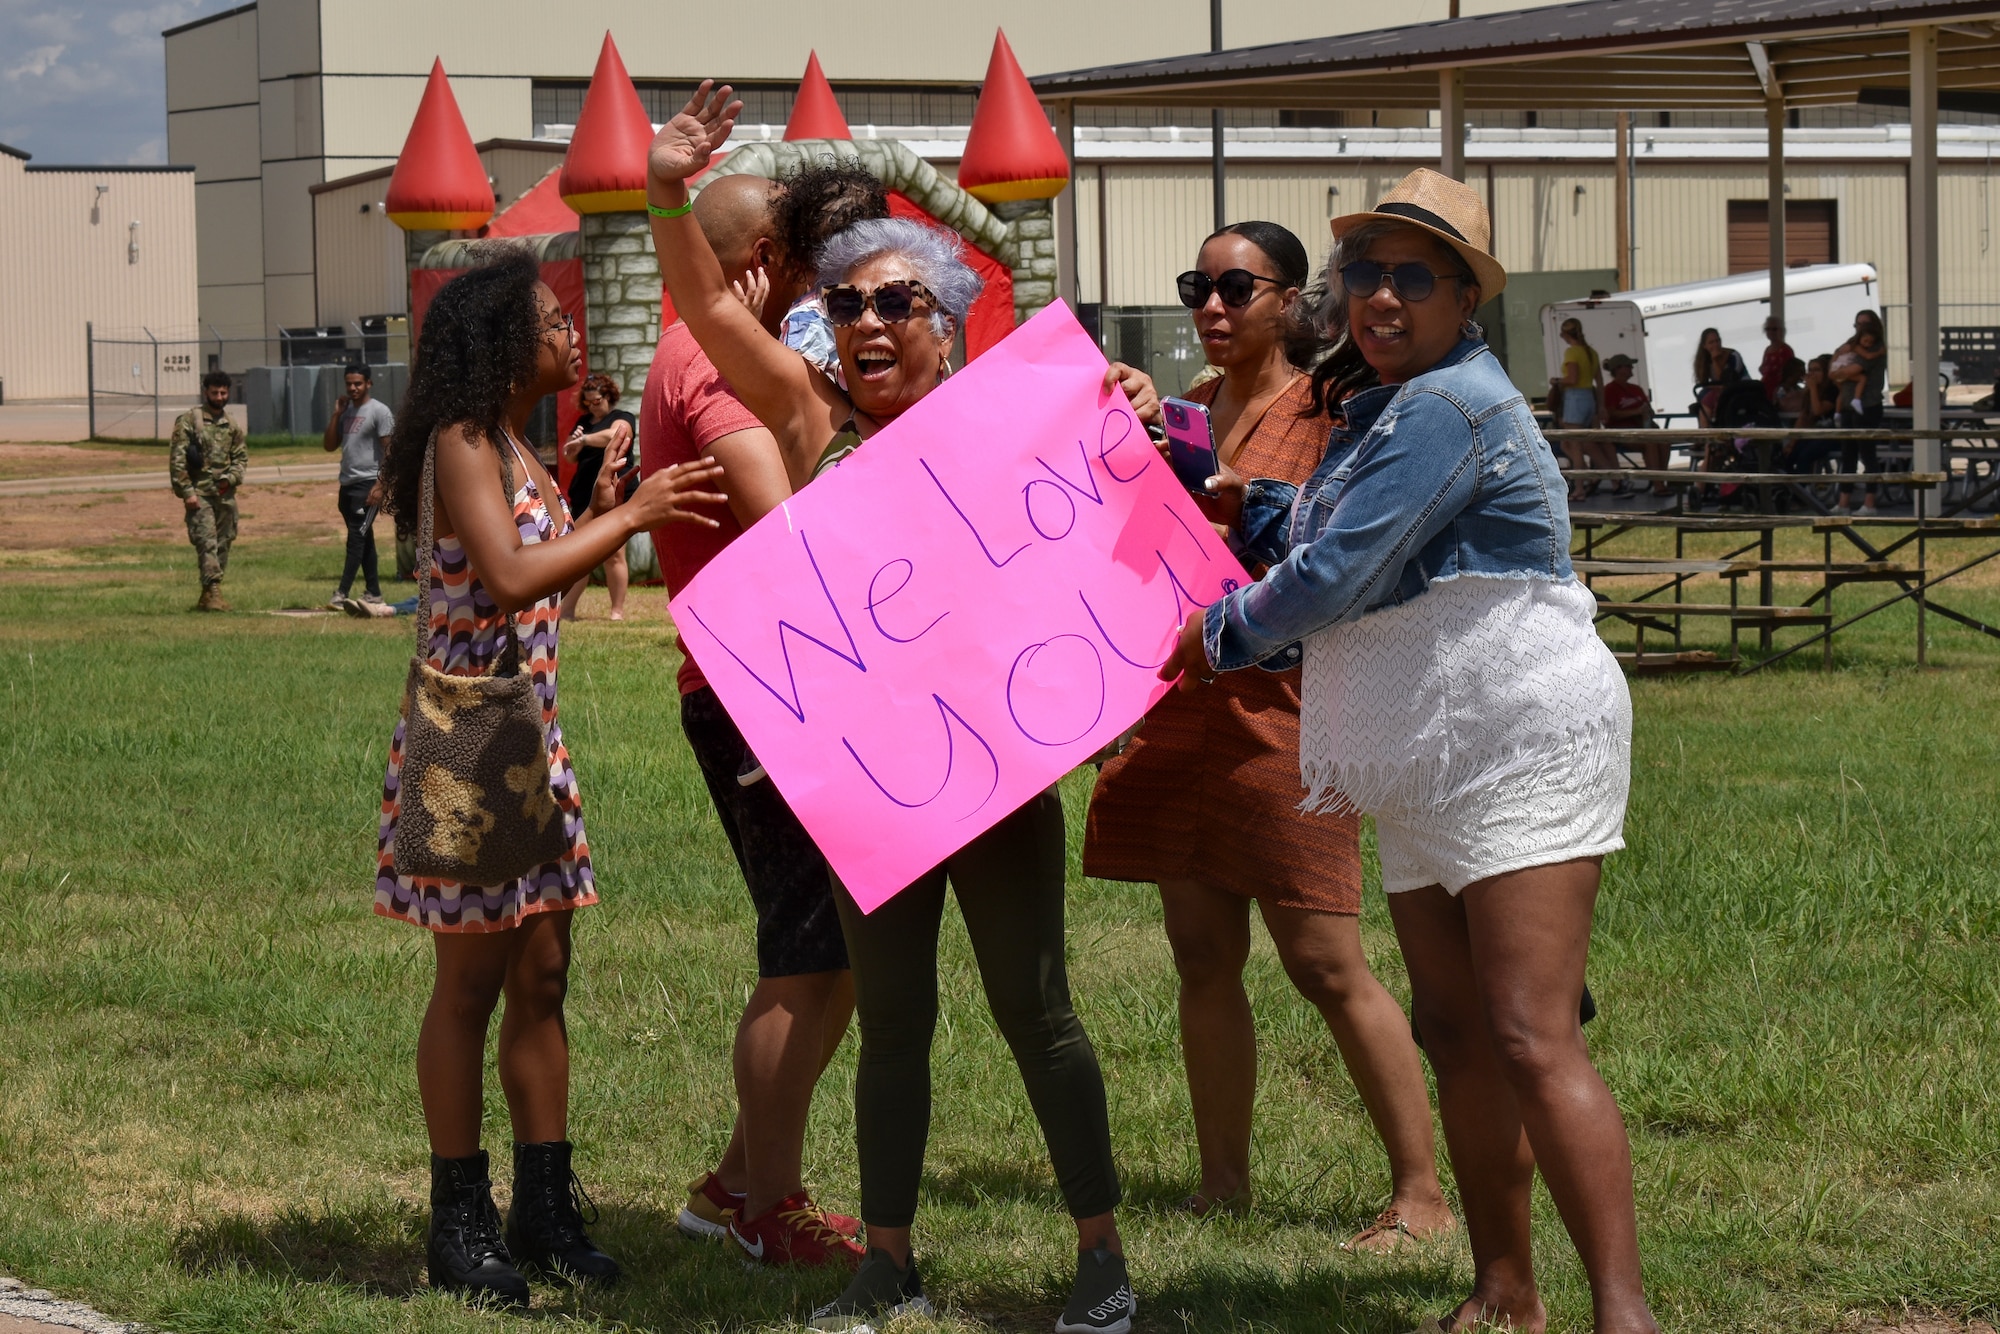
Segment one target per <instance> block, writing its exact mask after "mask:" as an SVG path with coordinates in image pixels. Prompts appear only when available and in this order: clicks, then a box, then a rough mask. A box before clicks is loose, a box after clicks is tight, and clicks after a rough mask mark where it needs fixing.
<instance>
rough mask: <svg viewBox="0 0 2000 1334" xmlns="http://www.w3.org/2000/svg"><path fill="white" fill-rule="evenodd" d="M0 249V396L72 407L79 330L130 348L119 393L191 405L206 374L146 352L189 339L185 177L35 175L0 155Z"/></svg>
mask: <svg viewBox="0 0 2000 1334" xmlns="http://www.w3.org/2000/svg"><path fill="white" fill-rule="evenodd" d="M0 238H4V240H0V311H4V312H5V318H4V319H0V391H4V392H5V393H6V394H7V395H8V396H9V397H12V398H23V399H26V398H80V397H82V396H83V394H84V393H85V391H86V389H87V387H88V377H89V374H90V371H89V358H88V356H87V355H86V349H85V337H84V334H85V326H86V325H87V324H88V325H92V326H94V327H95V329H96V332H97V334H98V335H99V336H100V337H103V336H105V335H106V334H110V335H112V336H115V337H120V338H128V339H130V340H131V351H132V355H131V356H129V357H125V356H121V358H120V359H119V362H118V365H117V367H116V369H117V371H118V372H119V376H120V379H121V382H122V383H121V384H120V385H119V386H118V387H119V388H120V389H122V390H125V391H128V392H140V393H145V394H151V393H152V392H153V388H154V386H155V385H156V384H157V385H158V386H159V388H160V389H161V392H163V393H164V392H172V393H180V392H181V391H183V390H185V396H186V397H188V398H189V399H190V400H192V398H193V397H194V395H195V393H196V389H197V386H198V385H199V383H200V379H201V371H202V370H204V369H206V368H205V367H203V366H200V365H197V364H195V361H194V359H193V358H192V355H191V354H189V353H186V352H185V351H184V350H183V349H181V348H174V349H172V350H171V351H169V352H167V353H165V354H163V356H162V357H155V356H154V355H153V354H152V353H151V352H149V351H147V350H146V349H147V348H149V347H151V346H152V340H154V339H158V340H161V341H166V340H168V339H181V338H186V337H190V336H192V335H193V333H194V330H195V323H196V319H197V306H196V295H195V192H194V172H193V170H192V169H191V168H189V167H86V166H65V165H49V166H44V165H42V164H40V163H35V162H32V161H31V160H30V155H29V154H28V153H25V152H23V151H21V150H20V149H18V148H9V147H8V146H7V145H5V144H0ZM182 358H184V359H185V360H182Z"/></svg>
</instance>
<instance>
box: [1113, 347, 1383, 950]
mask: <svg viewBox="0 0 2000 1334" xmlns="http://www.w3.org/2000/svg"><path fill="white" fill-rule="evenodd" d="M1220 388H1221V381H1220V380H1211V381H1209V382H1207V383H1206V384H1201V385H1197V386H1196V387H1195V388H1193V389H1191V390H1189V391H1188V395H1187V396H1188V398H1190V399H1192V400H1193V401H1195V402H1198V403H1204V404H1205V403H1209V402H1212V401H1213V400H1214V398H1215V394H1216V392H1217V390H1219V389H1220ZM1311 396H1312V385H1311V381H1310V379H1309V378H1308V377H1307V376H1303V375H1302V376H1300V377H1299V378H1298V379H1297V380H1295V381H1293V383H1292V387H1291V388H1290V389H1288V390H1286V391H1285V392H1284V393H1283V394H1281V395H1279V397H1278V398H1277V400H1276V401H1275V402H1273V403H1272V404H1271V406H1270V408H1269V409H1268V410H1267V411H1266V412H1265V413H1264V417H1263V419H1262V420H1261V421H1259V422H1258V423H1257V426H1256V428H1255V429H1254V430H1252V431H1251V433H1250V435H1249V437H1248V438H1247V439H1245V440H1244V442H1243V446H1242V448H1241V449H1239V450H1238V451H1237V454H1236V457H1235V458H1234V459H1233V460H1231V466H1232V467H1234V468H1235V469H1236V471H1237V472H1239V473H1242V474H1243V475H1244V476H1245V477H1271V478H1276V479H1277V480H1279V481H1285V482H1292V483H1294V484H1298V483H1303V482H1304V481H1305V480H1306V479H1307V478H1309V477H1311V476H1312V473H1313V470H1314V469H1315V468H1317V467H1318V466H1319V462H1320V459H1321V457H1322V456H1323V455H1324V454H1325V453H1326V442H1327V438H1328V437H1329V435H1330V434H1331V433H1332V429H1331V424H1330V423H1329V422H1328V421H1327V419H1326V418H1325V417H1323V416H1317V417H1309V416H1307V415H1305V414H1306V412H1307V410H1308V409H1309V407H1310V406H1311ZM1304 797H1305V788H1304V785H1303V784H1302V783H1301V782H1300V781H1299V674H1298V672H1297V671H1289V672H1266V671H1262V670H1253V671H1247V672H1224V673H1222V674H1221V675H1220V676H1219V677H1218V678H1217V679H1216V681H1215V682H1214V684H1212V685H1201V686H1197V687H1195V689H1194V690H1192V691H1186V692H1184V691H1180V690H1175V691H1173V692H1171V693H1169V694H1168V695H1166V696H1165V697H1164V698H1163V699H1161V700H1160V702H1159V703H1158V704H1155V705H1154V706H1153V709H1152V712H1150V713H1148V714H1147V715H1146V724H1145V726H1144V727H1142V728H1141V729H1140V730H1139V734H1138V735H1137V736H1136V737H1134V738H1133V739H1132V744H1131V745H1130V746H1128V747H1126V748H1125V751H1124V753H1123V754H1121V755H1119V756H1118V757H1117V758H1115V759H1113V760H1110V761H1109V762H1107V763H1106V764H1105V766H1104V770H1103V772H1102V773H1100V774H1099V775H1098V778H1097V790H1096V791H1095V792H1093V793H1092V794H1091V798H1090V816H1089V824H1088V828H1087V832H1086V834H1085V837H1084V847H1083V869H1084V873H1085V874H1086V875H1094V876H1097V877H1098V878H1100V879H1104V880H1137V881H1150V882H1151V883H1154V884H1158V883H1159V882H1160V881H1162V880H1194V881H1198V882H1200V883H1201V884H1204V885H1207V886H1209V887H1210V888H1213V889H1219V890H1223V891H1224V892H1226V893H1230V894H1239V895H1242V896H1243V897H1245V898H1254V899H1258V900H1260V901H1262V902H1264V903H1266V904H1269V905H1271V906H1274V907H1287V908H1303V909H1307V910H1309V911H1313V912H1327V913H1340V914H1344V915H1349V916H1351V915H1353V914H1356V913H1359V912H1360V911H1361V848H1360V841H1359V840H1360V820H1359V819H1358V817H1356V816H1354V815H1352V814H1338V815H1310V814H1307V813H1306V812H1305V811H1304V810H1302V809H1301V808H1300V802H1301V800H1302V799H1303V798H1304Z"/></svg>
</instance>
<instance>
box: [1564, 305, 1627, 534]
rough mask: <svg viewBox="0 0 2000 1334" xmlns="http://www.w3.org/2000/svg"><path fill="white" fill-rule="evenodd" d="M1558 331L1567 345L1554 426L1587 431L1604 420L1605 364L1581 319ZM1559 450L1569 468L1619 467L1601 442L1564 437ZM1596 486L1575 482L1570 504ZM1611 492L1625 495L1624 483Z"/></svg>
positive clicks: (1612, 452)
mask: <svg viewBox="0 0 2000 1334" xmlns="http://www.w3.org/2000/svg"><path fill="white" fill-rule="evenodd" d="M1557 333H1558V335H1559V336H1560V337H1561V338H1562V340H1563V342H1565V343H1567V344H1569V346H1568V347H1566V348H1564V349H1563V356H1562V411H1561V412H1560V413H1558V414H1557V416H1556V425H1557V427H1559V428H1567V429H1569V430H1589V429H1590V428H1592V427H1594V426H1596V425H1598V424H1599V423H1600V422H1601V421H1602V420H1603V412H1602V400H1601V397H1600V394H1601V391H1602V389H1603V386H1604V366H1603V363H1602V362H1601V361H1600V360H1599V358H1598V355H1597V349H1596V348H1594V347H1592V346H1591V345H1590V343H1589V341H1588V340H1587V339H1585V338H1584V336H1583V321H1581V320H1579V319H1577V318H1576V317H1575V316H1571V317H1570V318H1569V319H1566V320H1564V321H1563V322H1562V327H1561V328H1560V329H1558V330H1557ZM1562 450H1563V455H1564V457H1566V458H1567V459H1568V460H1569V466H1570V467H1572V468H1584V467H1594V468H1616V467H1617V466H1618V451H1617V450H1616V449H1613V448H1612V447H1611V446H1610V445H1607V444H1605V443H1603V442H1602V441H1598V440H1592V441H1591V442H1590V443H1588V444H1582V443H1579V442H1577V441H1573V440H1565V441H1563V446H1562ZM1597 485H1598V484H1597V483H1596V482H1591V483H1589V484H1588V485H1586V484H1585V483H1582V482H1578V483H1577V484H1576V485H1575V486H1573V487H1571V488H1570V492H1569V498H1570V503H1571V504H1575V503H1576V502H1577V501H1579V500H1588V499H1589V498H1590V497H1591V496H1592V495H1594V494H1595V493H1596V491H1597ZM1612 491H1613V494H1615V495H1621V496H1622V495H1624V494H1625V483H1623V482H1619V483H1618V484H1617V485H1616V486H1615V487H1613V488H1612Z"/></svg>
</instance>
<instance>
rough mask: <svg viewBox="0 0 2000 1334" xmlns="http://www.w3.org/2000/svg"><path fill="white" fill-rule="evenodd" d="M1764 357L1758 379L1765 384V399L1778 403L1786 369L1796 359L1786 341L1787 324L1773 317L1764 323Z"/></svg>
mask: <svg viewBox="0 0 2000 1334" xmlns="http://www.w3.org/2000/svg"><path fill="white" fill-rule="evenodd" d="M1764 344H1765V345H1764V357H1763V360H1761V361H1759V362H1758V363H1757V378H1758V379H1759V380H1761V381H1763V383H1764V397H1766V398H1768V399H1770V400H1771V401H1772V402H1773V403H1776V402H1777V401H1778V390H1779V389H1780V388H1781V387H1782V386H1783V384H1784V380H1785V368H1786V367H1787V366H1789V365H1791V364H1792V362H1793V361H1794V360H1795V359H1796V358H1795V357H1794V356H1793V355H1792V345H1791V344H1790V343H1787V342H1786V341H1785V322H1784V321H1783V320H1781V319H1779V318H1778V317H1777V316H1775V315H1773V316H1772V317H1771V318H1770V319H1768V320H1765V321H1764Z"/></svg>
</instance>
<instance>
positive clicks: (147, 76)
mask: <svg viewBox="0 0 2000 1334" xmlns="http://www.w3.org/2000/svg"><path fill="white" fill-rule="evenodd" d="M240 3H242V0H159V2H158V3H154V4H131V3H123V2H121V0H0V143H5V144H8V145H11V146H12V147H15V148H19V149H22V150H24V151H26V152H29V153H32V154H34V155H35V161H37V162H78V163H88V164H91V165H93V166H94V165H98V164H116V163H141V162H165V161H166V160H167V94H166V86H167V77H166V63H165V59H164V57H163V56H162V54H161V42H160V33H161V31H162V30H163V29H166V28H171V27H174V26H175V25H177V24H181V23H186V22H187V21H188V20H189V19H193V18H199V17H201V16H202V15H203V14H213V13H215V12H217V11H218V10H223V9H231V8H234V7H235V5H237V4H240Z"/></svg>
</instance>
